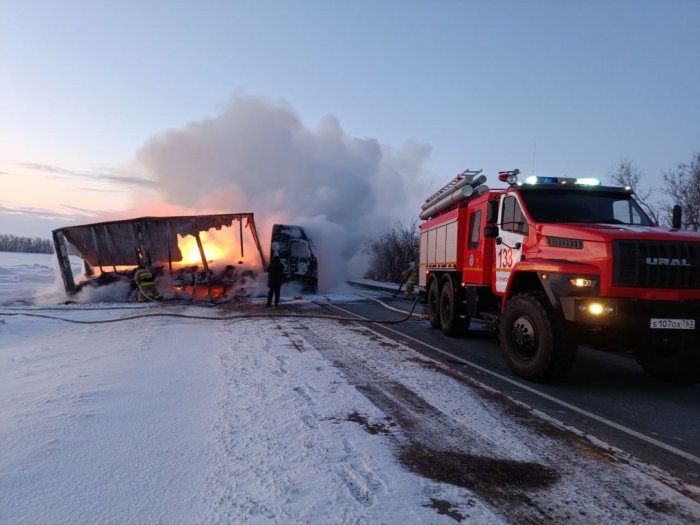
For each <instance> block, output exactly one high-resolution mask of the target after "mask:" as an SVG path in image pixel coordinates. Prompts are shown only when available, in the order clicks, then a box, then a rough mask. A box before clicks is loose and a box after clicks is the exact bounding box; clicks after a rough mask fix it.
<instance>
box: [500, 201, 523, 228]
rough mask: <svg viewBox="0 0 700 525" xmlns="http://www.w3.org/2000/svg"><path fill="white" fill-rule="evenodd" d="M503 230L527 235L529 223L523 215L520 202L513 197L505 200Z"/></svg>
mask: <svg viewBox="0 0 700 525" xmlns="http://www.w3.org/2000/svg"><path fill="white" fill-rule="evenodd" d="M501 228H503V229H504V230H505V231H509V232H515V233H522V234H526V233H527V221H526V220H525V216H524V215H523V210H522V208H521V207H520V204H519V203H518V200H517V199H516V198H515V197H513V196H512V195H509V196H507V197H506V198H505V199H503V215H502V219H501Z"/></svg>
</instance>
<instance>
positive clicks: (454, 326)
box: [439, 279, 470, 337]
mask: <svg viewBox="0 0 700 525" xmlns="http://www.w3.org/2000/svg"><path fill="white" fill-rule="evenodd" d="M439 314H440V328H441V329H442V332H443V333H444V334H445V335H448V336H450V337H455V336H461V335H464V334H466V333H467V331H468V330H469V321H470V319H469V318H465V319H462V318H460V316H459V308H458V303H457V301H456V297H455V292H454V288H453V286H452V281H451V280H450V279H447V280H446V281H445V282H444V283H442V289H441V290H440V306H439Z"/></svg>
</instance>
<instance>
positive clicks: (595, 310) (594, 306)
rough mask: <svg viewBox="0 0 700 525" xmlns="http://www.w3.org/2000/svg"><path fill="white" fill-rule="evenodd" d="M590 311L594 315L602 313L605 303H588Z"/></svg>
mask: <svg viewBox="0 0 700 525" xmlns="http://www.w3.org/2000/svg"><path fill="white" fill-rule="evenodd" d="M588 311H589V312H590V313H592V314H593V315H600V314H602V313H603V312H604V311H605V310H604V308H603V305H602V304H600V303H591V304H589V305H588Z"/></svg>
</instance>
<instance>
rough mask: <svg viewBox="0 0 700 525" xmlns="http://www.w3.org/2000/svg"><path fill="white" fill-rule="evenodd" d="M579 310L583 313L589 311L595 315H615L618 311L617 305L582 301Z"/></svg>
mask: <svg viewBox="0 0 700 525" xmlns="http://www.w3.org/2000/svg"><path fill="white" fill-rule="evenodd" d="M578 310H579V312H581V313H589V314H591V315H594V316H596V317H597V316H600V315H613V314H615V313H616V309H615V306H614V305H612V304H602V303H597V302H593V303H581V304H579V305H578Z"/></svg>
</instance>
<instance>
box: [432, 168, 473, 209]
mask: <svg viewBox="0 0 700 525" xmlns="http://www.w3.org/2000/svg"><path fill="white" fill-rule="evenodd" d="M482 171H483V170H469V169H466V170H464V171H463V172H462V173H460V174H458V175H457V176H456V177H455V178H454V179H452V180H451V181H450V182H448V183H447V184H445V185H444V186H443V187H442V188H440V189H439V190H438V191H436V192H435V193H433V194H432V195H431V196H430V197H428V198H427V199H425V202H426V203H428V202H430V201H432V200H435V199H437V198H438V197H441V196H443V195H447V194H448V193H449V192H450V191H452V190H453V189H454V188H455V187H456V186H458V185H460V183H461V182H462V181H463V180H464V179H465V178H469V182H471V181H472V179H474V177H476V176H477V175H479V174H480V173H481V172H482ZM469 182H467V184H468V183H469Z"/></svg>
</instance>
